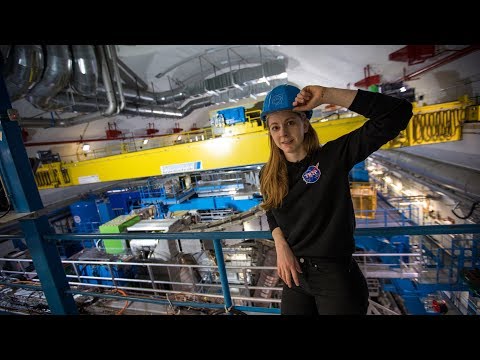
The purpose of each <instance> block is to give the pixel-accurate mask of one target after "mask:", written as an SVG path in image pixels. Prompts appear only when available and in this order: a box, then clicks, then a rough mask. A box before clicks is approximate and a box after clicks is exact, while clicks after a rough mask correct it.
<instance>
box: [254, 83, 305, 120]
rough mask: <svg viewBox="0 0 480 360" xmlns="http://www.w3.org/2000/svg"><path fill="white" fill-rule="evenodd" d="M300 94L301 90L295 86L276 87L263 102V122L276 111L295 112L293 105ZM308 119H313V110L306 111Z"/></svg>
mask: <svg viewBox="0 0 480 360" xmlns="http://www.w3.org/2000/svg"><path fill="white" fill-rule="evenodd" d="M299 92H300V89H299V88H297V87H296V86H293V85H287V84H284V85H278V86H276V87H274V88H273V89H272V90H270V92H269V93H268V94H267V96H266V97H265V100H264V101H263V109H262V114H261V115H260V117H261V118H262V120H263V121H265V120H266V119H267V115H268V114H271V113H273V112H276V111H282V110H293V108H294V106H293V105H292V104H293V102H294V101H295V97H296V96H297V94H298V93H299ZM304 113H305V115H306V116H307V119H309V120H310V118H311V117H312V113H313V111H312V110H309V111H304Z"/></svg>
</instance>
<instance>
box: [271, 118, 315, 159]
mask: <svg viewBox="0 0 480 360" xmlns="http://www.w3.org/2000/svg"><path fill="white" fill-rule="evenodd" d="M267 124H268V130H269V131H270V136H271V137H272V139H273V141H274V143H275V145H277V147H278V148H280V150H282V151H283V153H284V154H285V157H286V158H287V160H289V161H297V160H301V159H302V158H303V156H304V155H305V149H304V147H303V139H304V137H305V133H306V132H307V131H308V123H307V120H306V118H305V116H304V115H303V114H302V113H296V112H293V111H289V110H286V111H279V112H275V113H272V114H270V115H268V117H267Z"/></svg>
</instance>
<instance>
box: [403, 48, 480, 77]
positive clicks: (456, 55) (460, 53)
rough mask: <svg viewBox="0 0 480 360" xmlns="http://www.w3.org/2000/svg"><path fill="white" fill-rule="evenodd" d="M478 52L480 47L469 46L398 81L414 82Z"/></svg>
mask: <svg viewBox="0 0 480 360" xmlns="http://www.w3.org/2000/svg"><path fill="white" fill-rule="evenodd" d="M477 50H480V45H470V46H468V47H466V48H464V49H462V50H458V51H455V52H454V53H452V54H451V55H448V56H446V57H444V58H443V59H440V60H438V61H436V62H434V63H432V64H430V65H428V66H426V67H424V68H423V69H420V70H417V71H414V72H413V73H411V74H408V75H405V76H403V77H401V78H400V79H398V80H396V81H409V80H412V79H413V78H414V77H416V76H419V75H421V74H423V73H426V72H427V71H430V70H433V69H435V68H437V67H439V66H442V65H445V64H447V63H449V62H451V61H454V60H457V59H459V58H461V57H463V56H465V55H468V54H470V53H472V52H474V51H477Z"/></svg>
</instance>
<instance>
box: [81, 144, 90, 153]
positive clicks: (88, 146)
mask: <svg viewBox="0 0 480 360" xmlns="http://www.w3.org/2000/svg"><path fill="white" fill-rule="evenodd" d="M82 150H83V151H88V150H90V145H88V144H83V146H82Z"/></svg>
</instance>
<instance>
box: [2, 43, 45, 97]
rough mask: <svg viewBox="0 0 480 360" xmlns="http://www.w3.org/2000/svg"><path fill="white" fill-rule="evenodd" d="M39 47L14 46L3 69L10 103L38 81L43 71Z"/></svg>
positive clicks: (41, 54) (40, 48) (41, 53)
mask: <svg viewBox="0 0 480 360" xmlns="http://www.w3.org/2000/svg"><path fill="white" fill-rule="evenodd" d="M44 60H45V59H44V57H43V51H42V47H41V46H40V45H14V46H12V47H11V48H10V51H9V54H8V57H7V59H6V66H5V68H4V75H5V84H6V86H7V91H8V95H9V96H10V101H15V100H18V99H20V98H21V97H23V96H24V95H25V94H26V93H27V92H28V90H29V89H31V88H32V87H33V86H35V84H37V82H38V81H39V80H40V78H41V76H42V73H43V69H44Z"/></svg>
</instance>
